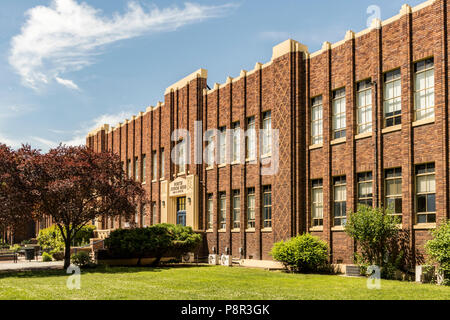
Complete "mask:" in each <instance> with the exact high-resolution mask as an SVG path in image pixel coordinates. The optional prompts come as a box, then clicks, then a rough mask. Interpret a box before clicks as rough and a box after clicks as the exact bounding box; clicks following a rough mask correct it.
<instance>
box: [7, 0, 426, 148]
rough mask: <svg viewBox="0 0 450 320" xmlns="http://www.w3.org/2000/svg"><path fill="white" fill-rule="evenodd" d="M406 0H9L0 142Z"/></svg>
mask: <svg viewBox="0 0 450 320" xmlns="http://www.w3.org/2000/svg"><path fill="white" fill-rule="evenodd" d="M421 2H423V1H422V0H412V1H410V2H409V4H410V5H411V6H414V5H417V4H419V3H421ZM403 3H404V0H389V1H375V0H369V1H368V0H341V1H330V0H326V1H325V0H317V1H306V0H278V1H263V0H259V1H258V0H236V1H222V0H210V1H202V0H191V1H189V3H188V4H186V2H185V1H175V0H174V1H172V0H168V1H156V0H155V1H150V0H139V1H129V0H114V1H107V0H87V1H81V0H20V1H13V0H3V1H1V2H0V142H2V143H6V144H8V145H11V146H13V147H17V146H19V145H20V144H21V143H29V144H31V145H32V146H33V147H35V148H40V149H42V150H44V151H46V150H48V149H49V148H51V147H54V146H56V145H57V144H59V143H60V142H64V143H67V144H75V145H77V144H82V143H84V137H85V136H86V134H87V133H88V132H89V131H91V130H92V129H94V128H95V127H97V126H99V125H101V124H102V123H110V124H111V125H115V124H116V123H117V122H119V121H121V120H123V119H125V118H127V117H130V116H131V115H133V114H137V113H138V112H139V111H144V110H145V109H146V107H147V106H150V105H155V104H156V103H157V102H158V101H159V100H161V101H162V100H163V94H164V90H165V88H166V87H168V86H170V85H171V84H172V83H175V82H176V81H178V80H179V79H181V78H183V77H184V76H186V75H188V74H190V73H191V72H193V71H195V70H197V69H198V68H201V67H202V68H205V69H207V70H208V71H209V77H208V84H209V85H210V87H211V86H212V85H213V84H214V83H215V82H218V83H223V82H225V79H226V77H227V76H231V77H235V76H238V75H239V72H240V70H241V69H245V70H251V69H253V67H254V65H255V63H256V62H262V63H265V62H267V61H269V60H270V58H271V54H272V47H273V46H274V45H276V44H277V43H279V42H282V41H284V40H286V39H287V38H293V39H295V40H297V41H300V42H301V43H303V44H305V45H307V46H308V47H309V51H310V52H314V51H316V50H318V49H320V47H321V45H322V43H323V42H324V41H330V42H336V41H339V40H341V39H343V38H344V35H345V32H346V31H347V30H349V29H351V30H354V31H355V32H358V31H360V30H363V29H365V28H366V24H367V20H368V18H369V17H370V16H372V14H373V12H372V13H367V8H368V7H369V6H371V5H376V6H378V7H379V8H380V14H381V18H382V19H383V20H384V19H387V18H389V17H391V16H394V15H396V14H397V13H398V12H399V10H400V7H401V5H402V4H403Z"/></svg>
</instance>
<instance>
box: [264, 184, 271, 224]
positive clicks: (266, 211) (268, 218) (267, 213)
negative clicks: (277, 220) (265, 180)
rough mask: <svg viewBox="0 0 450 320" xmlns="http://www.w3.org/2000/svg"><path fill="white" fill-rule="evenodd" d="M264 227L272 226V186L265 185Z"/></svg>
mask: <svg viewBox="0 0 450 320" xmlns="http://www.w3.org/2000/svg"><path fill="white" fill-rule="evenodd" d="M263 227H264V228H272V186H264V187H263Z"/></svg>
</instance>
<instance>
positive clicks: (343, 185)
mask: <svg viewBox="0 0 450 320" xmlns="http://www.w3.org/2000/svg"><path fill="white" fill-rule="evenodd" d="M333 195H334V198H333V201H334V204H333V206H334V210H333V212H334V225H335V226H344V225H345V223H346V222H347V204H346V201H347V182H346V179H345V176H341V177H335V178H333Z"/></svg>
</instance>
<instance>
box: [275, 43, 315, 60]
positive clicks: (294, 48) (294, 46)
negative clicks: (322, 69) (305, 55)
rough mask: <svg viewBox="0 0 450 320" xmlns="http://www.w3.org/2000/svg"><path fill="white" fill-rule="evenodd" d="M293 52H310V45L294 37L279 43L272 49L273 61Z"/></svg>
mask: <svg viewBox="0 0 450 320" xmlns="http://www.w3.org/2000/svg"><path fill="white" fill-rule="evenodd" d="M291 52H308V47H307V46H305V45H304V44H301V43H300V42H298V41H295V40H293V39H288V40H286V41H283V42H282V43H280V44H277V45H276V46H275V47H273V49H272V61H273V60H275V59H277V58H279V57H282V56H284V55H285V54H287V53H291Z"/></svg>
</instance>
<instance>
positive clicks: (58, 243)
mask: <svg viewBox="0 0 450 320" xmlns="http://www.w3.org/2000/svg"><path fill="white" fill-rule="evenodd" d="M94 230H95V226H91V225H87V226H84V227H83V228H81V230H80V231H78V233H77V235H76V236H75V239H74V240H73V243H72V245H73V246H82V245H85V244H88V243H89V239H90V238H93V237H94ZM37 240H38V243H39V245H40V246H41V248H42V249H43V250H46V251H50V250H53V251H55V252H56V251H58V252H59V251H64V239H63V237H62V235H61V231H60V230H59V228H58V226H56V225H53V226H50V227H48V228H46V229H42V230H40V231H39V235H38V237H37Z"/></svg>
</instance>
